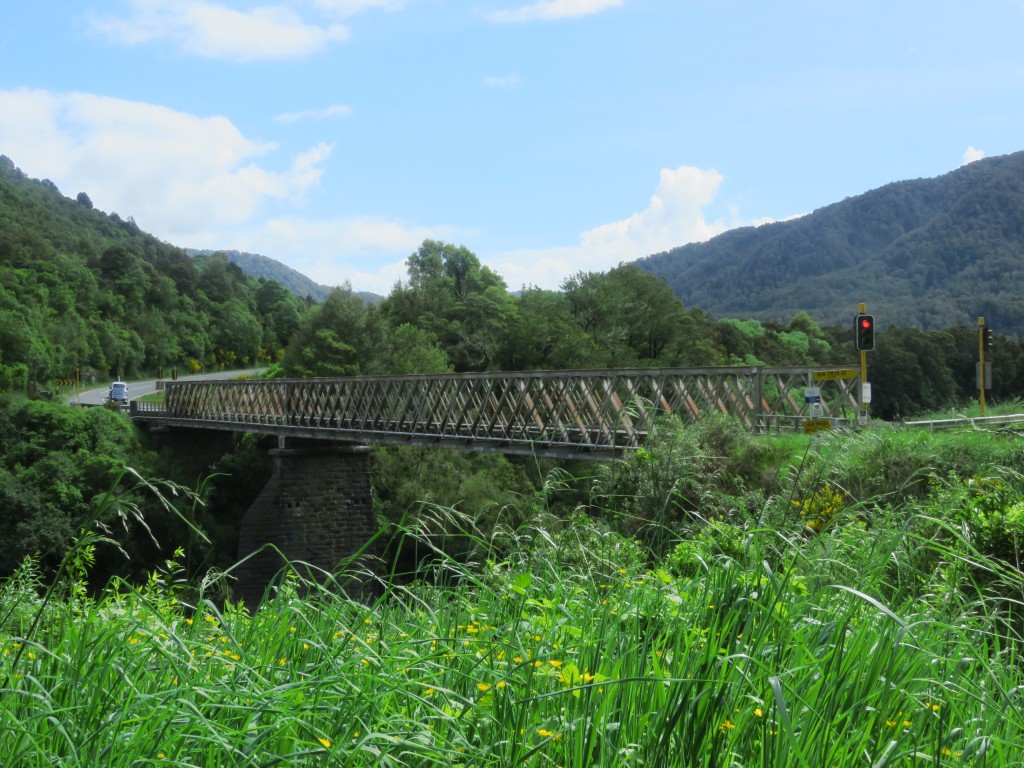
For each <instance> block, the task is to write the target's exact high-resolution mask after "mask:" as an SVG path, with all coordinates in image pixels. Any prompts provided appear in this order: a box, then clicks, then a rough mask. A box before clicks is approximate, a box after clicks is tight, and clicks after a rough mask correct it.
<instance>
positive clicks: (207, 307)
mask: <svg viewBox="0 0 1024 768" xmlns="http://www.w3.org/2000/svg"><path fill="white" fill-rule="evenodd" d="M306 308H307V304H306V302H304V301H303V300H301V299H299V298H297V297H295V296H294V295H293V294H291V293H290V292H288V291H286V290H284V289H283V288H282V287H281V286H280V285H279V284H278V283H276V282H273V281H268V280H256V279H253V278H249V277H246V276H245V275H244V274H243V273H242V270H241V269H239V268H238V267H237V266H236V265H233V264H231V263H230V262H229V261H228V260H227V259H226V258H225V257H223V256H219V255H213V256H208V257H203V258H198V259H195V260H193V259H191V258H189V257H188V255H187V254H186V253H185V252H184V251H183V250H182V249H181V248H177V247H175V246H173V245H170V244H168V243H164V242H161V241H160V240H158V239H156V238H155V237H153V236H152V235H149V234H147V233H145V232H143V231H141V230H140V229H139V227H138V226H137V225H136V224H135V222H134V220H132V218H131V217H128V218H127V219H122V218H121V217H120V216H119V215H118V214H116V213H110V214H106V213H103V212H101V211H98V210H96V209H95V208H94V207H93V205H92V202H91V201H90V199H89V196H88V194H87V193H86V192H81V193H78V195H77V197H76V198H75V199H71V198H68V197H65V196H64V195H62V194H61V192H60V191H59V190H58V189H57V187H56V186H55V185H54V184H53V183H52V182H49V181H46V180H43V181H35V180H32V179H29V178H28V177H26V176H25V175H24V174H23V173H22V172H21V171H20V170H18V169H17V168H16V167H15V165H14V163H13V162H12V161H11V160H10V159H9V158H7V157H0V390H2V389H10V388H15V389H25V388H26V387H34V386H35V385H37V384H39V385H42V384H46V383H48V382H51V381H53V380H60V379H73V378H74V377H75V372H76V370H78V371H80V375H81V377H82V380H83V381H89V380H107V379H109V378H110V377H113V376H133V375H136V374H139V373H142V372H150V373H153V372H155V371H156V370H157V369H158V368H159V367H161V366H163V367H164V368H167V369H170V368H171V367H172V366H173V367H177V368H178V369H180V370H182V371H195V370H199V369H203V368H209V367H214V366H234V365H241V364H248V363H253V362H255V361H257V360H261V359H262V360H268V359H276V358H277V357H278V356H279V353H280V350H281V348H282V346H283V344H284V343H285V342H286V341H287V340H288V338H289V337H290V336H291V334H292V333H293V332H294V330H295V328H296V327H297V326H298V323H299V320H300V318H301V317H302V315H303V313H304V312H305V310H306Z"/></svg>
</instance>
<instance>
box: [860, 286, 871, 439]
mask: <svg viewBox="0 0 1024 768" xmlns="http://www.w3.org/2000/svg"><path fill="white" fill-rule="evenodd" d="M859 311H860V314H862V315H863V314H864V313H866V312H867V311H868V305H867V304H865V303H864V302H863V301H862V302H861V303H860V310H859ZM867 382H868V353H867V352H866V351H865V350H863V349H862V350H861V351H860V409H861V410H862V411H864V413H865V415H866V414H867V412H868V406H869V405H870V403H865V402H864V387H865V386H866V385H867ZM865 426H866V425H865Z"/></svg>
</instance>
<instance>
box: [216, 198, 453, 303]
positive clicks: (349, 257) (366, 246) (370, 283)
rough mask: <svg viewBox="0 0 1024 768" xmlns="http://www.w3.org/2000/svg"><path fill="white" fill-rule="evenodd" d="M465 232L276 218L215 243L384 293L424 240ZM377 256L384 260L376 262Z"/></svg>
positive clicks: (364, 220)
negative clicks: (227, 240) (221, 243)
mask: <svg viewBox="0 0 1024 768" xmlns="http://www.w3.org/2000/svg"><path fill="white" fill-rule="evenodd" d="M467 234H468V233H466V232H464V231H461V230H458V229H456V228H455V227H447V226H434V227H425V226H408V225H406V224H403V223H402V222H400V221H396V220H393V219H386V218H382V217H373V216H348V217H342V218H338V219H331V220H324V221H310V220H306V219H297V218H278V219H272V220H270V221H268V222H266V223H265V224H264V225H263V226H262V227H260V228H258V229H255V230H252V231H248V232H246V233H244V234H240V235H239V236H237V237H236V238H235V239H234V241H233V242H231V243H230V244H228V245H222V246H219V247H224V248H234V249H237V250H241V251H250V252H255V253H262V254H266V255H269V256H271V257H272V258H275V259H278V260H280V261H286V262H287V264H288V265H289V266H290V267H292V268H293V269H297V270H299V271H300V272H302V273H303V274H304V275H306V276H307V277H310V278H312V279H313V280H315V281H317V282H318V283H321V284H323V285H340V284H341V283H343V282H344V281H345V280H349V281H350V282H351V283H352V287H353V288H354V289H356V290H360V291H374V292H376V293H382V294H385V293H388V292H389V291H390V290H391V288H392V286H393V285H394V284H395V282H396V281H397V280H399V279H403V278H405V276H406V272H405V259H406V258H407V257H408V256H409V255H410V254H412V253H414V252H415V251H416V249H417V248H419V246H420V244H421V243H422V242H423V241H424V240H426V239H428V238H430V239H436V240H457V239H462V238H465V237H466V235H467ZM382 259H383V260H385V265H384V266H382V267H381V266H378V265H379V264H380V262H381V260H382Z"/></svg>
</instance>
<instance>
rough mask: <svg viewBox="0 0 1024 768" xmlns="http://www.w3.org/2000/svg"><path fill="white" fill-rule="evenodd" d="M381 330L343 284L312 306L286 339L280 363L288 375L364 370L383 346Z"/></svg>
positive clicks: (377, 320) (373, 313) (376, 319)
mask: <svg viewBox="0 0 1024 768" xmlns="http://www.w3.org/2000/svg"><path fill="white" fill-rule="evenodd" d="M383 338H384V329H383V327H382V325H381V322H380V317H379V315H378V313H377V311H376V310H375V309H370V308H368V307H367V306H366V303H365V302H364V301H363V300H362V299H361V298H359V297H358V296H355V295H353V293H352V287H351V286H350V285H349V284H348V283H346V284H345V285H344V286H343V287H341V288H335V289H334V290H333V291H331V293H330V294H329V295H328V296H327V299H326V300H325V301H324V303H323V304H320V305H319V306H316V307H313V308H312V309H311V310H310V311H309V313H308V314H307V315H306V316H305V317H304V318H303V321H302V323H301V325H300V327H299V328H298V330H297V331H296V332H295V334H294V335H293V337H292V340H291V341H290V342H289V344H288V347H287V349H286V350H285V353H284V358H283V361H282V365H283V367H284V372H285V374H286V375H288V376H295V377H307V376H351V375H355V374H359V373H363V372H364V371H365V370H366V366H367V365H369V364H371V361H372V360H373V358H374V356H375V355H376V354H378V353H379V351H380V349H381V348H382V347H383Z"/></svg>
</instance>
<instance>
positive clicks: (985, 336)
mask: <svg viewBox="0 0 1024 768" xmlns="http://www.w3.org/2000/svg"><path fill="white" fill-rule="evenodd" d="M981 345H982V346H983V347H984V348H985V349H992V329H991V328H989V327H988V326H987V325H983V326H981Z"/></svg>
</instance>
